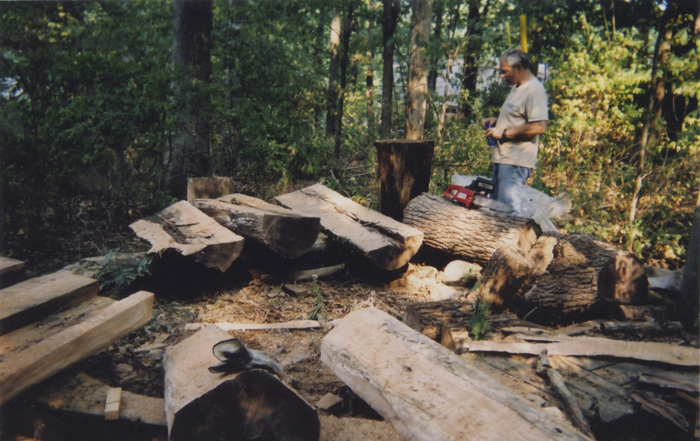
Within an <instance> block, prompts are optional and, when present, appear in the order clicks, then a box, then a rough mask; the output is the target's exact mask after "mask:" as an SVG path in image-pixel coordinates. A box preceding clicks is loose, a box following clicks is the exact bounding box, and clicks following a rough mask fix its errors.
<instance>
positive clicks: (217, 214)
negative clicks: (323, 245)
mask: <svg viewBox="0 0 700 441" xmlns="http://www.w3.org/2000/svg"><path fill="white" fill-rule="evenodd" d="M194 206H195V207H196V208H198V209H200V210H202V212H204V213H205V214H207V215H209V216H211V217H212V218H214V219H215V220H216V221H217V222H218V223H220V224H221V225H223V226H224V227H226V228H228V229H229V230H231V231H233V232H234V233H236V234H238V235H241V236H243V237H245V239H246V240H247V241H253V242H255V243H256V244H258V245H261V246H263V247H265V248H267V249H269V250H271V251H273V252H274V253H276V254H278V255H280V256H282V257H284V258H288V259H295V258H297V257H299V256H301V255H302V254H304V253H306V252H307V251H308V250H309V249H310V248H311V247H312V246H313V245H314V243H315V242H316V239H317V238H318V233H319V228H320V219H319V218H318V217H316V216H309V215H306V214H304V213H300V212H296V211H293V210H289V209H287V208H282V207H279V206H277V205H272V204H268V203H267V202H265V201H263V200H260V199H257V198H253V197H250V196H245V195H242V194H230V195H226V196H222V197H220V198H218V199H216V200H214V199H196V200H195V201H194Z"/></svg>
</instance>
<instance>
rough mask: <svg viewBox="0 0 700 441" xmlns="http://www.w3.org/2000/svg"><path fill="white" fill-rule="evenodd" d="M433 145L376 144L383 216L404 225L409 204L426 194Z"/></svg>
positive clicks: (392, 142)
mask: <svg viewBox="0 0 700 441" xmlns="http://www.w3.org/2000/svg"><path fill="white" fill-rule="evenodd" d="M433 144H434V143H433V141H408V140H396V141H393V140H384V141H377V142H375V143H374V146H375V147H376V149H377V161H378V163H379V176H380V182H381V184H380V185H381V193H380V197H381V199H380V208H379V211H381V213H382V214H384V215H386V216H389V217H390V218H392V219H394V220H397V221H399V222H401V221H402V220H403V211H404V209H405V208H406V205H408V203H409V201H410V200H411V199H413V198H415V197H418V196H420V194H421V193H423V192H427V191H428V187H429V186H430V173H431V168H430V166H431V164H432V162H433V153H434V145H433Z"/></svg>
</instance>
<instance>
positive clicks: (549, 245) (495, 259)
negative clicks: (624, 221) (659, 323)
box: [469, 234, 648, 324]
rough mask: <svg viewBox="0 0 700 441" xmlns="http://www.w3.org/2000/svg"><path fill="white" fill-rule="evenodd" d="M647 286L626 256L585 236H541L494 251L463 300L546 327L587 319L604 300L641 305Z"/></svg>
mask: <svg viewBox="0 0 700 441" xmlns="http://www.w3.org/2000/svg"><path fill="white" fill-rule="evenodd" d="M647 286H648V284H647V279H646V275H645V273H644V265H642V263H641V262H640V261H639V259H637V258H636V257H635V256H634V255H632V254H631V253H628V252H625V251H620V250H619V249H617V248H615V247H614V246H612V245H610V244H607V243H605V242H603V241H600V240H597V239H596V238H594V237H593V236H590V235H587V234H572V235H568V236H564V235H559V234H544V235H542V236H540V237H539V238H538V239H537V241H536V242H535V243H534V245H531V246H528V245H525V246H523V244H522V243H521V244H519V245H512V244H509V245H505V246H502V247H501V248H499V249H498V251H497V252H496V253H494V255H493V256H492V257H491V260H490V262H489V263H488V265H487V266H486V268H485V269H484V272H483V284H482V285H481V287H480V288H479V289H478V290H476V291H474V292H473V293H471V294H470V295H469V299H470V300H472V301H474V300H475V299H476V297H481V298H483V299H485V300H487V301H489V302H490V303H491V305H493V306H495V307H496V309H504V308H513V307H515V308H518V309H520V311H521V312H522V313H523V314H525V313H528V312H530V311H531V314H530V315H529V317H530V320H532V321H535V322H540V323H550V324H552V323H565V322H567V321H570V320H580V319H587V318H590V317H591V316H593V315H595V314H598V313H601V312H603V311H604V309H603V306H604V305H605V304H606V302H616V303H634V302H643V301H645V299H646V297H647V294H648V289H647Z"/></svg>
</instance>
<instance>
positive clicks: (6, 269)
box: [0, 256, 25, 288]
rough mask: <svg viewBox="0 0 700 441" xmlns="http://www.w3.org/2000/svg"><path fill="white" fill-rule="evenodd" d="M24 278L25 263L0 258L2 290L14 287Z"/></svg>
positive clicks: (0, 285) (0, 284)
mask: <svg viewBox="0 0 700 441" xmlns="http://www.w3.org/2000/svg"><path fill="white" fill-rule="evenodd" d="M24 277H25V276H24V262H22V261H21V260H15V259H10V258H9V257H3V256H0V288H4V287H6V286H10V285H13V284H15V283H17V282H19V281H20V280H22V279H23V278H24Z"/></svg>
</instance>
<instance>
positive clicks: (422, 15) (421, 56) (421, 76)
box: [406, 0, 433, 140]
mask: <svg viewBox="0 0 700 441" xmlns="http://www.w3.org/2000/svg"><path fill="white" fill-rule="evenodd" d="M432 19H433V0H414V2H413V21H412V29H411V70H410V73H409V76H408V96H407V97H406V107H407V115H406V139H412V140H422V139H423V133H424V131H425V109H426V104H427V100H428V58H427V57H426V54H425V52H426V46H427V44H428V41H429V39H430V25H431V22H432Z"/></svg>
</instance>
